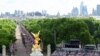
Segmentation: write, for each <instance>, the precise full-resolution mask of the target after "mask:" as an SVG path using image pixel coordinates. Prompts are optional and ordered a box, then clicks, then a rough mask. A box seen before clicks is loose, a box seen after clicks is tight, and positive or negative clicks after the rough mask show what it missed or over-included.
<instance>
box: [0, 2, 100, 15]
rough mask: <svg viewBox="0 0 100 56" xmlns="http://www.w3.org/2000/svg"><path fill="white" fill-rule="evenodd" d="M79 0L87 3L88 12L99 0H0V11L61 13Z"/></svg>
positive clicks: (77, 5)
mask: <svg viewBox="0 0 100 56" xmlns="http://www.w3.org/2000/svg"><path fill="white" fill-rule="evenodd" d="M81 1H83V2H84V4H85V5H87V8H88V12H89V13H91V12H92V9H93V8H96V5H97V4H100V0H0V12H6V11H8V12H11V13H13V12H14V10H23V11H24V12H31V11H40V12H41V11H42V10H47V12H48V13H49V14H56V13H57V12H58V11H59V12H60V13H61V14H67V13H68V12H71V10H72V8H73V7H78V8H79V7H80V3H81Z"/></svg>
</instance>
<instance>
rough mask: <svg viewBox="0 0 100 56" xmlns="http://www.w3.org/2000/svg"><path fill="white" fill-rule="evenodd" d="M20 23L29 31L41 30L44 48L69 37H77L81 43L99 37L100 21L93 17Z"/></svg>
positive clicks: (90, 41) (36, 20)
mask: <svg viewBox="0 0 100 56" xmlns="http://www.w3.org/2000/svg"><path fill="white" fill-rule="evenodd" d="M22 23H23V25H24V26H25V27H26V29H27V30H29V32H38V31H39V30H40V31H41V33H40V38H41V39H42V41H43V44H44V50H46V46H47V45H48V44H51V45H53V47H55V43H56V44H58V43H61V41H65V42H68V41H70V40H71V39H79V40H80V41H81V44H83V45H85V44H94V43H96V40H97V38H96V39H95V37H100V34H99V33H97V32H98V31H99V32H100V30H99V29H98V27H99V24H100V23H99V22H97V21H96V20H94V19H93V18H86V19H84V18H83V19H82V18H81V19H80V18H59V19H31V20H24V21H23V22H22ZM99 28H100V27H99ZM97 29H98V30H97ZM98 41H99V40H98Z"/></svg>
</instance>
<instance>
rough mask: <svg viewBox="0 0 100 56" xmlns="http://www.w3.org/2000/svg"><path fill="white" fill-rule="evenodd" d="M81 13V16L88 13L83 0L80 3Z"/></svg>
mask: <svg viewBox="0 0 100 56" xmlns="http://www.w3.org/2000/svg"><path fill="white" fill-rule="evenodd" d="M80 15H81V16H87V15H88V11H87V6H85V5H84V3H83V2H81V4H80Z"/></svg>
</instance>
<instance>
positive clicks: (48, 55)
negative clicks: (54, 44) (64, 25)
mask: <svg viewBox="0 0 100 56" xmlns="http://www.w3.org/2000/svg"><path fill="white" fill-rule="evenodd" d="M47 56H51V45H50V44H49V45H48V46H47Z"/></svg>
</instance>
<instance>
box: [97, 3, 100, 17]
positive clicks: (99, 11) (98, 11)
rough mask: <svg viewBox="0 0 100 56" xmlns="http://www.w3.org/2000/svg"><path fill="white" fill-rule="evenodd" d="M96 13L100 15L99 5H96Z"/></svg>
mask: <svg viewBox="0 0 100 56" xmlns="http://www.w3.org/2000/svg"><path fill="white" fill-rule="evenodd" d="M97 15H98V16H100V5H97Z"/></svg>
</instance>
